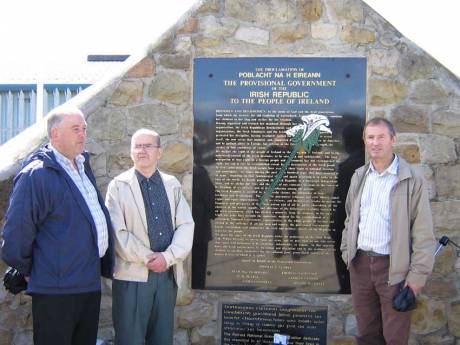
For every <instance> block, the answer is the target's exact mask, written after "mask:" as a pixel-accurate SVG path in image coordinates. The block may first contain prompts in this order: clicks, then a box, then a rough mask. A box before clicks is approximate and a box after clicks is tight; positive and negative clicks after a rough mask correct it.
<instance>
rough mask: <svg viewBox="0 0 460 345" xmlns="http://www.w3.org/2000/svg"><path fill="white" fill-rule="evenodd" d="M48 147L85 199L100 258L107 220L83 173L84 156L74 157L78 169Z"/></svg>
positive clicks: (106, 239) (106, 236)
mask: <svg viewBox="0 0 460 345" xmlns="http://www.w3.org/2000/svg"><path fill="white" fill-rule="evenodd" d="M50 147H51V149H52V150H53V153H54V156H55V157H56V161H57V162H58V163H59V165H60V166H61V167H62V168H63V169H64V170H65V172H66V173H67V174H68V175H69V176H70V178H71V179H72V181H73V182H74V183H75V185H76V186H77V188H78V190H79V191H80V193H81V195H82V196H83V198H84V199H85V201H86V205H87V206H88V208H89V211H90V212H91V216H92V217H93V220H94V224H96V230H97V247H98V250H99V257H101V258H102V257H103V256H104V254H105V252H106V250H107V248H108V246H109V239H108V230H107V221H106V219H105V215H104V212H103V211H102V207H101V205H100V204H99V200H98V198H97V192H96V188H95V187H94V185H93V184H92V183H91V181H90V180H89V178H88V176H86V174H85V167H84V165H83V163H84V162H85V157H84V156H83V155H78V156H77V157H75V162H76V164H77V167H78V170H76V169H75V167H74V166H73V164H72V162H71V161H70V160H69V159H68V158H67V157H65V156H64V155H62V154H61V153H60V152H59V151H58V150H57V149H56V148H54V147H53V146H52V145H50Z"/></svg>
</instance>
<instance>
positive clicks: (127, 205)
mask: <svg viewBox="0 0 460 345" xmlns="http://www.w3.org/2000/svg"><path fill="white" fill-rule="evenodd" d="M160 176H161V178H162V180H163V184H164V186H165V190H166V194H167V196H168V199H169V205H170V208H171V218H172V224H173V227H174V236H173V239H172V242H171V244H170V245H169V247H168V248H167V249H166V250H165V251H164V252H162V254H163V256H164V258H165V260H166V263H167V264H168V267H170V266H173V267H174V277H175V279H176V283H177V285H178V286H182V284H186V282H185V281H183V280H184V268H183V261H184V259H185V258H186V257H187V255H188V254H189V253H190V250H191V249H192V243H193V229H194V223H193V219H192V214H191V212H190V208H189V206H188V204H187V201H186V200H185V198H184V196H183V194H182V189H181V185H180V183H179V181H178V180H177V179H176V178H175V177H174V176H171V175H167V174H164V173H162V172H160ZM105 203H106V205H107V208H108V210H109V212H110V218H111V220H112V224H113V229H114V233H115V236H114V237H115V253H116V256H115V268H114V274H113V276H114V278H115V279H120V280H129V281H139V282H146V281H147V278H148V269H147V266H146V263H147V262H148V259H147V256H148V255H150V254H152V253H153V252H152V250H151V249H150V241H149V236H148V232H147V218H146V213H145V207H144V199H143V198H142V192H141V189H140V186H139V182H138V180H137V176H136V174H135V170H134V168H131V169H129V170H127V171H125V172H124V173H122V174H120V175H118V176H117V177H115V178H114V179H113V180H112V181H111V182H110V184H109V186H108V189H107V195H106V200H105Z"/></svg>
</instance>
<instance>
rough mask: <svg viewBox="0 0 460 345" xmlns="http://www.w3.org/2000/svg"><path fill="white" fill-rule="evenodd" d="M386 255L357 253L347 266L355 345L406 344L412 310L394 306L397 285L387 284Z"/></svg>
mask: <svg viewBox="0 0 460 345" xmlns="http://www.w3.org/2000/svg"><path fill="white" fill-rule="evenodd" d="M389 265H390V259H389V257H388V256H377V257H376V256H373V257H370V256H366V255H357V256H356V257H355V258H354V259H353V261H352V263H351V265H350V278H351V295H352V300H353V307H354V308H355V312H356V319H357V321H358V336H357V337H356V340H357V343H358V345H374V344H375V345H380V344H382V345H384V344H388V345H396V344H400V345H407V342H408V340H409V332H410V318H411V312H410V311H409V312H398V311H396V310H394V309H393V306H392V300H393V296H394V295H396V293H397V292H398V291H399V284H396V285H388V269H389Z"/></svg>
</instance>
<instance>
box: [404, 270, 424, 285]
mask: <svg viewBox="0 0 460 345" xmlns="http://www.w3.org/2000/svg"><path fill="white" fill-rule="evenodd" d="M427 279H428V275H426V274H420V273H414V272H411V271H409V273H408V275H407V278H406V281H407V282H409V283H412V284H414V285H417V286H425V284H426V281H427Z"/></svg>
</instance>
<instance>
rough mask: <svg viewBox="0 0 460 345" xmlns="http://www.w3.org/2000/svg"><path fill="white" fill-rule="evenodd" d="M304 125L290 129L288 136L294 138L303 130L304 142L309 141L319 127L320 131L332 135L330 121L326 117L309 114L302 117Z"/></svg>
mask: <svg viewBox="0 0 460 345" xmlns="http://www.w3.org/2000/svg"><path fill="white" fill-rule="evenodd" d="M301 120H302V122H303V123H302V124H301V125H297V126H294V127H292V128H289V129H288V130H287V131H286V135H287V136H289V137H293V136H294V135H295V134H296V133H297V132H298V131H299V130H302V132H303V135H302V140H305V139H307V138H308V137H309V136H310V134H311V133H313V131H314V130H315V129H316V128H318V127H319V130H320V131H322V132H326V133H332V132H331V129H330V128H329V127H328V126H329V119H328V118H327V117H326V116H324V115H319V114H309V115H304V116H302V117H301Z"/></svg>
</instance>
